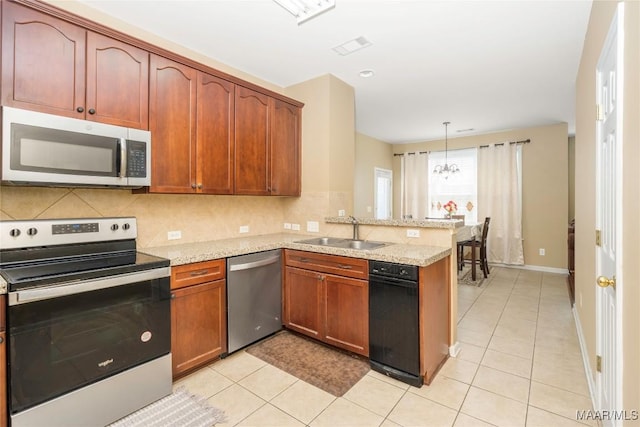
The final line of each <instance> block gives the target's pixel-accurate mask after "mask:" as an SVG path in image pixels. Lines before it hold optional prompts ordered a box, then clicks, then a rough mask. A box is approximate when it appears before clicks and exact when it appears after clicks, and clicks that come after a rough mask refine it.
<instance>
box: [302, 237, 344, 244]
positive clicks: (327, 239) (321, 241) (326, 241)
mask: <svg viewBox="0 0 640 427" xmlns="http://www.w3.org/2000/svg"><path fill="white" fill-rule="evenodd" d="M344 241H345V239H340V238H337V237H316V238H313V239H307V240H298V241H296V243H304V244H305V245H320V246H336V245H337V244H338V243H342V242H344Z"/></svg>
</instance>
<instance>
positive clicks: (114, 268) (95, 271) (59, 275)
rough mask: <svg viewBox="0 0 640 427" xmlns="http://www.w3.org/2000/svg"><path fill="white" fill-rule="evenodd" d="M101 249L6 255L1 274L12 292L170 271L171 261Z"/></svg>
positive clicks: (84, 247)
mask: <svg viewBox="0 0 640 427" xmlns="http://www.w3.org/2000/svg"><path fill="white" fill-rule="evenodd" d="M96 249H104V247H98V246H97V245H84V246H82V248H81V249H79V248H78V247H77V246H74V247H73V248H66V249H65V250H61V248H57V251H45V250H35V251H34V250H30V251H24V250H23V251H11V252H3V253H2V254H1V256H2V265H1V268H0V274H1V275H2V277H3V278H4V279H5V280H6V281H7V283H8V285H9V291H10V292H11V291H16V290H19V289H26V288H32V287H39V286H47V285H52V284H57V283H65V282H72V281H74V282H75V281H80V280H88V279H96V278H101V277H107V276H113V275H119V274H126V273H133V272H137V271H144V270H151V269H154V268H161V267H168V266H169V260H168V259H165V258H160V257H156V256H152V255H147V254H145V253H142V252H137V251H136V250H131V249H128V250H127V249H125V250H122V248H118V249H120V250H113V251H106V252H105V251H102V252H101V251H96Z"/></svg>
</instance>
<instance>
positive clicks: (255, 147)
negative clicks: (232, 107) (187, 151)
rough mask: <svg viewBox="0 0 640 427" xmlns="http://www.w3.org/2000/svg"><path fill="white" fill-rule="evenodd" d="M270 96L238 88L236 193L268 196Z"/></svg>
mask: <svg viewBox="0 0 640 427" xmlns="http://www.w3.org/2000/svg"><path fill="white" fill-rule="evenodd" d="M268 124H269V97H268V96H267V95H264V94H262V93H259V92H256V91H255V90H251V89H247V88H245V87H242V86H238V87H237V88H236V118H235V133H236V155H235V193H236V194H250V195H268V194H269V192H270V187H269V164H268V161H269V130H268Z"/></svg>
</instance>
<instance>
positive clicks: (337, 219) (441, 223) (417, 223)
mask: <svg viewBox="0 0 640 427" xmlns="http://www.w3.org/2000/svg"><path fill="white" fill-rule="evenodd" d="M356 220H357V221H358V224H360V225H384V226H391V227H414V228H449V229H456V228H460V227H462V226H463V225H464V221H463V220H461V219H446V218H429V219H373V218H356ZM324 221H325V222H327V223H329V224H352V222H351V221H352V220H351V218H350V217H348V216H330V217H326V218H325V219H324Z"/></svg>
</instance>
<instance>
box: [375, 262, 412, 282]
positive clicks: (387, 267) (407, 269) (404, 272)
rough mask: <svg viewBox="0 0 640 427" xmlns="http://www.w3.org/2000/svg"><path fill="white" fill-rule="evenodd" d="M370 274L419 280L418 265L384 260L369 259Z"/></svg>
mask: <svg viewBox="0 0 640 427" xmlns="http://www.w3.org/2000/svg"><path fill="white" fill-rule="evenodd" d="M369 274H374V275H376V276H385V277H394V278H398V279H405V280H413V281H417V280H418V266H416V265H405V264H395V263H392V262H384V261H369Z"/></svg>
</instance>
